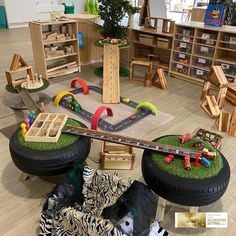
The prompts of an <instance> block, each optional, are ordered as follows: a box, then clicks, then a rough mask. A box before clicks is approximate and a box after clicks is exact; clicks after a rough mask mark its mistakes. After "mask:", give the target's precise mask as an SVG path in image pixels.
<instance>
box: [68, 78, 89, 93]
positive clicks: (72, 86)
mask: <svg viewBox="0 0 236 236" xmlns="http://www.w3.org/2000/svg"><path fill="white" fill-rule="evenodd" d="M76 82H78V83H79V84H80V85H81V87H82V88H83V91H84V95H87V94H89V89H88V86H87V84H86V82H85V81H84V80H82V79H80V78H79V77H76V78H74V79H73V80H72V81H71V84H70V87H71V88H75V84H76Z"/></svg>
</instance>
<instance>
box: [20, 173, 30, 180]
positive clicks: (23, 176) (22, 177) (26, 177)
mask: <svg viewBox="0 0 236 236" xmlns="http://www.w3.org/2000/svg"><path fill="white" fill-rule="evenodd" d="M29 177H30V176H29V174H27V173H25V172H21V173H20V176H19V180H20V181H25V180H27V179H28V178H29Z"/></svg>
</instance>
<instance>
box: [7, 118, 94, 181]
mask: <svg viewBox="0 0 236 236" xmlns="http://www.w3.org/2000/svg"><path fill="white" fill-rule="evenodd" d="M79 123H80V126H81V127H84V128H87V127H86V126H85V125H84V124H82V123H81V122H79ZM18 132H19V130H17V131H15V133H14V134H13V135H12V136H11V138H10V142H9V149H10V153H11V157H12V160H13V162H14V164H15V165H16V167H17V168H19V169H20V170H21V171H23V172H25V173H28V174H32V175H36V176H44V175H46V176H50V175H57V174H62V173H65V172H66V171H68V170H70V169H72V168H73V167H74V164H75V163H78V162H80V163H82V162H84V161H85V159H86V158H87V156H88V154H89V151H90V145H91V142H90V138H89V137H85V136H81V137H80V138H79V139H77V140H76V141H75V142H74V143H72V144H70V145H68V146H67V147H64V148H62V149H59V150H50V151H39V150H32V149H29V148H27V147H25V146H23V145H21V144H20V143H19V140H18Z"/></svg>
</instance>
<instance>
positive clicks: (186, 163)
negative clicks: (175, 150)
mask: <svg viewBox="0 0 236 236" xmlns="http://www.w3.org/2000/svg"><path fill="white" fill-rule="evenodd" d="M183 164H184V169H185V170H190V169H191V164H190V156H185V157H184V163H183Z"/></svg>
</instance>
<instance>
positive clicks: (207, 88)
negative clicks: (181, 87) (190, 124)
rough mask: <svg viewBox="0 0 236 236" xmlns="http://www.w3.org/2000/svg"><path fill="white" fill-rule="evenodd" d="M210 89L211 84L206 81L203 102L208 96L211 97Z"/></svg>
mask: <svg viewBox="0 0 236 236" xmlns="http://www.w3.org/2000/svg"><path fill="white" fill-rule="evenodd" d="M210 88H211V83H210V82H208V81H206V82H205V83H204V86H203V90H202V95H201V101H203V100H205V97H206V95H209V90H210Z"/></svg>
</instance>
